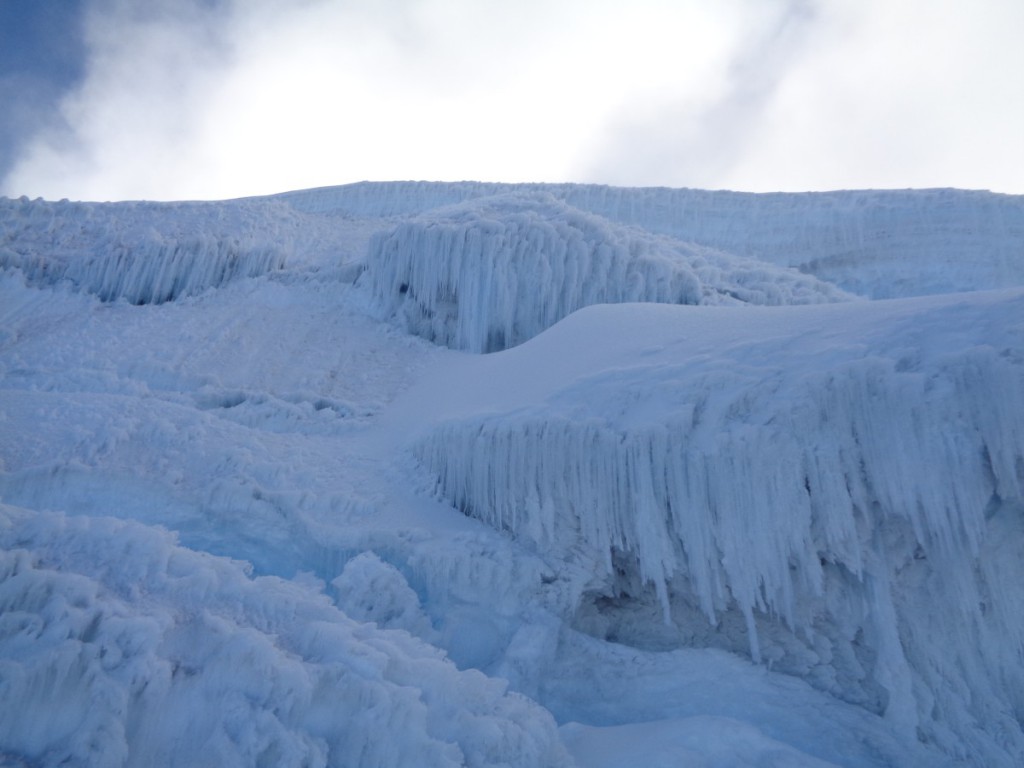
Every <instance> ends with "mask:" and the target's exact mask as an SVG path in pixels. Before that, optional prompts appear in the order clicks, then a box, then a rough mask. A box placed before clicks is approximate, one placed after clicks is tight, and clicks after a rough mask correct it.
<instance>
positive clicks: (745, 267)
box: [0, 184, 1024, 768]
mask: <svg viewBox="0 0 1024 768" xmlns="http://www.w3.org/2000/svg"><path fill="white" fill-rule="evenodd" d="M510 192H511V193H512V194H511V196H510V195H509V194H508V193H510ZM492 193H501V195H500V196H499V197H495V198H493V199H483V198H484V197H485V196H487V195H490V194H492ZM470 198H480V199H470ZM588 201H589V202H588ZM452 204H458V205H457V206H456V207H454V208H451V207H447V208H445V206H450V205H452ZM1022 205H1024V201H1022V199H1021V198H1017V197H1008V196H993V195H987V194H984V193H969V192H958V191H952V190H949V191H928V192H919V193H914V192H898V193H896V192H893V193H877V192H864V193H855V192H851V193H830V194H826V195H819V196H816V195H802V196H787V195H780V196H773V195H769V196H745V195H735V194H732V193H705V192H698V191H693V190H614V189H610V188H604V187H581V186H562V187H552V186H543V187H539V188H527V189H523V188H521V187H515V188H512V187H510V186H508V185H499V186H494V185H475V184H452V185H429V184H381V185H373V184H365V185H352V186H350V187H342V188H335V189H329V190H311V191H308V192H299V193H288V194H286V195H281V196H277V197H274V198H264V199H254V200H244V201H229V202H221V203H171V204H153V203H124V204H85V203H67V202H61V203H47V202H44V201H28V200H24V199H22V200H0V564H2V565H0V764H4V765H7V764H10V765H16V766H37V765H39V766H49V765H58V764H70V765H86V764H88V765H133V766H134V765H152V764H157V763H159V764H169V765H204V764H216V765H260V764H272V765H279V764H280V765H342V766H355V765H374V766H378V765H379V766H387V765H392V766H395V765H410V764H416V765H419V764H438V765H447V764H453V765H461V764H466V765H508V766H532V765H546V764H550V765H572V764H574V763H575V764H577V765H580V766H584V765H585V766H596V767H597V768H600V766H631V765H794V766H796V765H799V766H822V765H835V766H865V767H866V766H901V767H902V766H921V767H922V768H923V767H924V766H929V767H930V766H937V765H971V766H998V767H1000V768H1002V767H1006V768H1009V767H1010V766H1014V765H1018V764H1020V762H1021V761H1022V760H1024V728H1022V722H1024V702H1022V700H1021V697H1020V691H1021V690H1024V685H1022V684H1021V683H1022V682H1024V680H1022V677H1024V672H1022V670H1024V619H1022V618H1021V617H1024V610H1022V608H1024V606H1022V605H1021V603H1022V601H1024V591H1022V590H1021V588H1020V585H1021V584H1022V583H1024V578H1022V577H1024V573H1022V570H1024V566H1022V563H1024V551H1022V550H1024V530H1022V529H1024V502H1022V498H1021V497H1022V494H1021V486H1022V485H1024V459H1022V456H1021V454H1022V444H1024V440H1022V434H1021V427H1022V421H1021V420H1022V417H1021V414H1022V413H1024V409H1022V405H1024V381H1022V376H1021V372H1022V366H1024V338H1022V337H1024V328H1022V324H1024V293H1022V289H1021V288H1016V287H1014V286H1019V285H1021V284H1022V282H1024V281H1022V280H1021V275H1022V274H1024V272H1022V265H1021V261H1022V259H1021V258H1020V253H1021V236H1020V232H1019V229H1017V227H1018V223H1015V222H1018V221H1019V219H1017V218H1015V217H1016V216H1017V215H1018V213H1015V212H1019V211H1020V210H1021V209H1022ZM435 208H438V209H441V208H443V209H441V210H433V209H435ZM853 222H860V223H859V224H856V227H861V229H859V230H856V231H858V232H860V233H861V234H862V235H863V236H861V235H858V236H857V237H853V235H851V232H853V231H854V229H855V228H856V227H855V225H854V223H853ZM627 225H628V226H627ZM636 225H642V226H643V227H645V228H646V229H647V231H642V230H641V229H639V228H637V226H636ZM673 228H674V229H673ZM851 228H854V229H851ZM886 232H888V234H886ZM956 232H959V233H961V235H962V236H961V235H956V236H954V234H953V233H956ZM730 238H731V240H730ZM851 238H853V239H852V240H851ZM858 238H859V239H858ZM716 240H717V242H716ZM443 242H451V243H455V242H457V243H459V244H460V245H459V247H454V246H453V247H452V248H448V249H447V250H446V249H445V248H444V247H441V246H440V245H439V243H443ZM851 242H854V243H855V245H856V248H854V249H853V250H850V249H847V250H846V251H845V253H846V256H845V257H843V258H844V259H845V261H844V266H843V267H842V270H844V272H843V274H845V275H846V277H844V278H843V281H842V282H843V283H844V286H845V287H847V288H849V287H851V285H852V286H853V287H856V285H861V286H869V287H870V288H871V290H861V291H860V292H861V293H867V294H871V293H878V294H880V293H883V292H885V291H886V290H889V291H890V292H892V293H897V294H901V293H908V292H923V293H928V292H941V291H943V290H945V289H944V288H943V287H942V286H944V285H953V286H956V287H958V288H962V289H968V288H978V287H986V288H999V289H1000V290H996V291H990V292H959V293H955V294H948V295H936V296H933V297H926V298H917V299H901V300H898V301H863V300H861V301H843V302H839V303H808V304H806V305H802V306H751V305H750V304H749V302H736V301H733V300H734V299H736V298H737V297H736V296H726V298H727V299H728V301H727V302H726V303H728V304H730V306H706V305H701V304H700V303H688V305H685V306H683V305H680V304H679V302H680V301H683V302H684V303H687V302H686V300H687V299H688V298H692V297H699V299H700V300H701V301H702V302H703V303H704V304H707V303H716V301H717V299H716V297H718V298H721V297H722V296H723V294H722V293H721V291H729V292H733V293H736V292H738V291H741V290H743V289H744V288H747V289H749V288H750V287H751V286H752V285H754V286H755V287H756V291H755V293H756V292H760V293H756V295H759V296H761V297H762V303H763V304H773V303H783V300H785V301H790V300H792V299H793V298H794V297H796V298H797V299H798V300H800V301H804V300H810V301H813V300H817V299H822V298H823V299H826V300H831V299H835V298H848V297H844V296H843V294H842V292H841V290H840V289H839V288H837V287H834V286H831V285H828V284H827V283H826V282H824V281H822V280H821V279H820V278H821V277H822V276H826V275H827V274H830V273H828V272H827V271H817V272H816V271H814V270H809V269H808V268H807V267H808V265H809V264H811V262H813V261H814V260H815V259H829V258H831V257H832V256H834V255H835V254H836V253H837V252H838V251H837V248H839V247H840V245H841V244H843V243H846V245H849V244H850V243H851ZM694 243H696V244H694ZM744 243H746V245H744ZM467 244H470V245H471V246H472V247H469V246H468V245H467ZM846 245H843V246H842V247H846ZM762 247H763V248H764V249H765V253H764V254H761V255H771V259H770V262H771V263H769V262H756V261H752V259H753V258H754V257H755V256H756V255H757V250H758V248H762ZM460 249H461V250H460ZM787 249H788V252H789V255H788V256H787V255H786V254H785V253H784V251H787ZM726 251H728V252H726ZM769 251H770V252H771V253H770V254H769ZM260 254H263V255H264V256H266V258H268V259H269V261H265V262H262V261H260V259H262V258H264V256H261V255H260ZM929 254H930V257H929ZM965 254H966V255H965ZM967 256H969V257H970V258H969V259H968V258H967ZM822 263H824V262H822ZM832 263H833V265H834V264H835V262H832ZM455 265H461V266H460V267H459V270H457V271H455V272H454V273H449V274H454V275H455V279H456V280H457V282H458V286H459V288H460V295H459V296H458V297H457V298H458V299H459V301H458V302H453V303H451V304H450V305H448V306H444V305H443V304H442V299H443V296H442V295H441V294H440V293H438V292H437V290H436V289H438V288H439V287H440V286H442V285H444V284H445V282H444V280H443V279H440V278H439V275H442V274H444V270H446V269H452V268H453V267H454V266H455ZM595 265H604V266H602V267H601V268H600V269H598V267H597V266H595ZM779 265H791V266H792V265H795V266H801V265H802V267H803V269H804V271H810V272H811V273H812V275H818V278H817V279H816V278H814V277H813V276H812V275H800V274H798V273H796V272H794V271H793V270H791V269H780V268H779ZM538 269H550V270H551V274H550V276H549V277H548V278H546V279H542V278H540V277H538V275H537V274H536V272H535V270H538ZM588 269H589V270H590V272H587V270H588ZM417 270H420V271H417ZM558 270H563V271H562V273H561V274H563V275H564V277H558V274H559V273H558ZM573 270H576V271H573ZM899 274H907V275H914V274H919V275H920V280H918V281H917V282H915V284H914V285H913V286H910V285H909V284H902V283H900V281H899V280H898V279H896V277H897V276H898V275H899ZM405 275H408V276H409V278H408V280H406V278H405V277H404V276H405ZM673 280H677V281H678V283H679V285H680V286H688V287H689V289H690V290H691V292H690V293H685V292H684V293H672V292H671V291H669V290H663V289H665V288H666V286H671V285H672V281H673ZM417 281H419V282H417ZM620 281H626V282H627V283H628V285H623V284H621V283H620ZM659 281H660V282H659ZM857 281H861V282H860V283H857ZM403 282H406V283H407V288H406V291H405V292H404V293H403V292H402V291H401V286H402V283H403ZM993 283H994V285H993ZM555 286H557V290H555V289H554V287H555ZM886 286H889V287H888V288H886ZM432 290H433V291H434V293H431V291H432ZM694 291H696V293H694ZM588 292H589V293H588ZM410 294H411V296H410ZM684 294H685V295H684ZM468 296H475V297H476V299H475V300H467V297H468ZM773 296H775V297H781V299H780V300H779V301H774V300H772V299H771V297H773ZM763 297H768V298H767V299H764V298H763ZM414 298H415V299H417V301H418V304H416V305H413V304H412V303H411V302H412V299H414ZM451 298H455V297H451ZM638 298H646V299H656V300H661V301H670V302H672V303H668V304H657V305H656V304H650V303H648V304H637V303H629V302H630V301H632V300H636V299H638ZM746 298H750V296H747V297H746ZM584 299H585V300H584ZM709 299H712V301H708V300H709ZM609 300H615V301H617V302H620V303H616V304H607V303H596V304H595V303H594V302H607V301H609ZM503 302H504V303H503ZM584 305H589V306H586V307H585V308H583V309H579V311H575V312H574V310H576V309H578V308H579V307H583V306H584ZM445 312H448V313H449V314H447V315H445V314H444V313H445ZM396 317H397V318H398V319H399V320H401V323H400V324H399V325H396V324H394V322H393V320H394V319H395V318H396ZM410 318H419V320H417V321H416V322H419V323H422V324H424V326H425V325H426V324H428V323H433V324H434V325H431V326H430V327H431V328H434V327H436V328H440V329H443V331H444V332H443V333H435V332H433V331H431V332H423V331H422V330H420V329H419V327H418V326H415V323H413V324H411V325H408V326H405V327H402V323H407V322H409V319H410ZM509 318H512V325H511V331H509V330H507V329H508V328H509V326H507V325H504V324H507V323H508V322H509ZM496 326H497V327H500V328H502V329H503V331H502V332H503V333H505V338H504V340H503V341H502V343H501V344H491V343H490V342H488V341H487V340H488V339H489V338H493V337H492V336H491V333H492V330H493V328H494V327H496ZM409 329H411V330H415V331H417V333H422V335H423V336H427V337H428V338H432V339H435V340H437V341H443V342H444V343H446V344H452V346H457V347H464V348H467V349H473V350H477V351H483V350H486V349H495V348H497V347H499V346H506V345H507V344H508V343H509V342H510V340H511V343H517V342H523V343H521V344H519V346H515V347H514V348H511V349H507V350H506V351H502V352H496V353H495V354H487V355H481V354H475V353H469V352H463V351H457V350H453V349H448V348H446V347H444V346H437V345H435V344H433V343H431V342H430V341H428V340H425V339H424V338H420V337H419V336H417V335H410V334H409V333H407V332H406V330H409ZM755 659H756V660H757V661H755ZM431 761H433V762H432V763H431Z"/></svg>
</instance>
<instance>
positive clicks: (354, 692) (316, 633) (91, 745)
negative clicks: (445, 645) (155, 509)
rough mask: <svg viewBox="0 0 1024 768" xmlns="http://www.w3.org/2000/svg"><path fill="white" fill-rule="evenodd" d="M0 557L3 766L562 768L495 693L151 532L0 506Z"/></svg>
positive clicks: (324, 605) (495, 687)
mask: <svg viewBox="0 0 1024 768" xmlns="http://www.w3.org/2000/svg"><path fill="white" fill-rule="evenodd" d="M0 547H2V551H0V659H2V661H0V671H2V681H3V693H4V700H5V701H6V702H8V706H6V707H4V716H3V718H0V744H2V745H3V747H4V749H6V750H7V751H9V752H13V753H14V754H18V755H24V756H25V757H27V758H28V759H30V760H39V761H41V762H43V763H45V764H47V765H65V764H68V763H75V764H81V765H91V766H119V765H126V764H128V765H140V766H141V765H182V766H186V765H188V766H197V765H218V766H254V765H267V766H326V765H423V766H464V765H465V766H487V765H507V764H508V755H509V754H514V755H516V756H517V760H520V761H521V764H523V765H538V766H554V765H568V764H570V762H569V759H568V756H567V755H566V753H565V751H564V748H563V747H562V745H561V742H560V740H559V738H558V735H557V731H556V730H555V724H554V720H553V719H552V718H551V716H550V715H549V714H548V713H547V712H545V711H544V710H543V709H542V708H540V707H539V706H537V705H536V704H534V703H533V702H531V701H530V700H528V699H526V698H525V697H523V696H520V695H518V694H515V693H507V692H506V687H507V686H506V685H505V684H504V683H503V682H502V681H500V680H496V679H491V678H487V677H485V676H484V675H483V674H481V673H479V672H476V671H466V672H460V671H458V670H457V669H456V668H455V667H454V665H453V664H452V663H451V662H450V661H448V660H447V659H445V658H444V655H443V654H442V653H441V652H440V651H439V650H437V649H436V648H433V647H432V646H429V645H427V644H425V643H422V642H420V641H418V640H416V639H414V638H412V637H411V636H409V635H408V634H406V633H404V632H386V631H382V630H378V629H376V628H375V627H373V626H372V625H368V624H359V623H356V622H354V621H352V620H350V619H348V618H346V617H345V616H344V615H343V614H342V613H340V612H339V611H338V610H337V608H335V607H334V606H332V605H331V603H330V601H329V600H328V599H327V598H326V597H324V596H322V595H319V596H318V595H315V594H310V591H309V590H308V589H303V588H302V587H301V586H300V585H296V584H293V583H290V582H286V581H282V580H281V579H277V578H273V577H263V578H258V579H253V578H251V577H250V576H249V575H248V573H247V569H246V568H245V567H244V564H243V563H239V562H237V561H231V560H226V559H223V558H215V557H211V556H208V555H204V554H201V553H196V552H192V551H189V550H186V549H182V548H181V547H179V546H177V545H176V544H175V542H174V539H173V537H172V536H171V535H169V534H167V533H164V532H160V531H156V530H154V529H152V528H147V527H144V526H141V525H138V524H135V523H128V522H123V521H118V520H113V519H110V518H98V517H94V518H67V517H64V516H63V515H58V514H49V513H42V512H35V511H29V510H22V509H17V508H13V507H7V506H0ZM44 714H45V716H43V715H44ZM387 734H391V737H390V738H388V737H387V736H386V735H387Z"/></svg>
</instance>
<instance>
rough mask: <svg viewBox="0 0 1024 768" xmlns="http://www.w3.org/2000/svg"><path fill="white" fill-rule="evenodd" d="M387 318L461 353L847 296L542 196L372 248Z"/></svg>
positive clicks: (417, 225)
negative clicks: (590, 310)
mask: <svg viewBox="0 0 1024 768" xmlns="http://www.w3.org/2000/svg"><path fill="white" fill-rule="evenodd" d="M366 268H367V272H368V276H369V281H370V284H371V289H372V291H373V294H374V296H375V298H376V299H377V301H378V303H379V304H380V305H381V306H382V308H383V311H384V313H385V314H386V315H388V316H394V317H397V318H398V319H399V320H400V322H402V323H403V324H404V326H405V327H406V328H407V329H408V330H409V331H410V332H412V333H415V334H418V335H420V336H423V337H424V338H426V339H429V340H431V341H435V342H437V343H439V344H444V345H447V346H451V347H454V348H457V349H466V350H469V351H472V352H493V351H496V350H500V349H505V348H507V347H511V346H515V345H516V344H521V343H522V342H524V341H526V340H527V339H529V338H532V337H533V336H535V335H537V334H538V333H540V332H541V331H543V330H544V329H545V328H549V327H551V326H552V325H554V324H555V323H556V322H558V321H559V320H561V319H562V318H563V317H565V316H566V315H568V314H570V313H572V312H575V311H576V310H577V309H580V308H581V307H586V306H589V305H591V304H602V303H609V302H613V303H620V302H630V301H650V302H659V303H667V304H736V303H749V304H768V305H778V304H807V303H816V302H825V301H842V300H844V299H849V298H850V296H848V295H846V294H844V293H843V292H842V291H840V290H837V289H836V288H835V287H834V286H832V285H829V284H827V283H822V282H821V281H819V280H817V279H815V278H813V277H810V276H807V275H802V274H800V273H798V272H796V271H795V270H789V269H783V268H780V267H776V266H774V265H771V264H767V263H765V262H760V261H754V260H752V259H747V258H739V257H736V256H731V255H729V254H726V253H721V252H718V251H714V250H712V249H710V248H706V247H702V246H698V245H693V244H689V243H683V242H679V241H676V240H672V239H670V238H667V237H656V236H653V235H650V234H649V233H645V232H643V231H641V230H638V229H633V228H631V227H624V226H622V225H616V224H613V223H612V222H609V221H606V220H603V219H601V218H600V217H598V216H595V215H593V214H589V213H585V212H583V211H580V210H578V209H574V208H571V207H570V206H568V205H566V204H565V203H562V202H560V201H559V200H557V199H555V198H554V197H553V196H551V195H549V194H544V193H532V194H526V193H519V194H510V195H499V196H497V197H491V198H484V199H482V200H478V201H472V202H469V203H464V204H462V205H459V206H454V207H452V208H445V209H441V210H439V211H436V212H433V213H431V214H429V215H424V216H421V217H418V218H415V219H412V220H411V221H407V222H404V223H401V224H399V225H398V226H397V227H396V228H395V229H394V230H393V231H390V232H382V233H379V234H377V235H376V236H374V238H373V239H372V240H371V241H370V247H369V253H368V255H367V266H366Z"/></svg>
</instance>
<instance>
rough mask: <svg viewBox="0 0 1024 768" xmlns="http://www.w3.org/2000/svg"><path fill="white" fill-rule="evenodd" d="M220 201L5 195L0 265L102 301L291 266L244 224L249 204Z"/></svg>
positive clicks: (183, 292)
mask: <svg viewBox="0 0 1024 768" xmlns="http://www.w3.org/2000/svg"><path fill="white" fill-rule="evenodd" d="M216 209H217V206H216V205H215V204H210V205H207V206H205V208H204V206H201V205H191V206H190V205H180V206H160V205H158V204H142V203H139V204H130V203H129V204H121V205H100V204H87V203H69V202H60V203H47V202H43V201H41V200H39V201H29V200H27V199H21V200H3V201H0V268H2V267H9V268H10V267H13V268H16V269H19V270H21V272H22V273H23V275H24V276H25V279H26V280H27V281H28V282H29V283H30V284H34V285H52V284H56V283H60V282H67V283H70V284H71V285H73V286H74V287H75V288H77V289H78V290H82V291H85V292H87V293H92V294H95V295H96V296H99V297H100V298H101V299H102V300H103V301H115V300H117V299H124V300H126V301H128V302H130V303H132V304H160V303H163V302H165V301H173V300H174V299H176V298H179V297H182V296H191V295H195V294H198V293H201V292H202V291H204V290H206V289H208V288H216V287H219V286H222V285H225V284H227V283H229V282H231V281H233V280H236V279H239V278H243V277H257V276H259V275H262V274H266V273H267V272H270V271H272V270H277V269H281V268H282V267H284V264H285V254H284V252H283V251H282V250H281V248H280V247H278V246H277V245H276V244H274V243H273V242H271V241H268V240H267V239H266V238H262V237H259V234H262V233H259V232H257V233H256V236H255V237H254V236H253V233H251V232H246V231H245V228H244V219H245V218H246V217H245V212H244V208H243V209H240V210H235V211H233V212H231V216H230V217H223V218H222V217H220V216H218V215H217V213H218V211H217V210H216ZM190 212H191V213H192V217H191V218H192V222H191V225H192V226H191V227H190V226H189V222H188V218H189V216H188V215H187V214H188V213H190ZM224 212H225V211H220V213H224ZM232 217H233V218H234V219H236V221H230V218H232ZM225 219H228V220H225Z"/></svg>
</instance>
